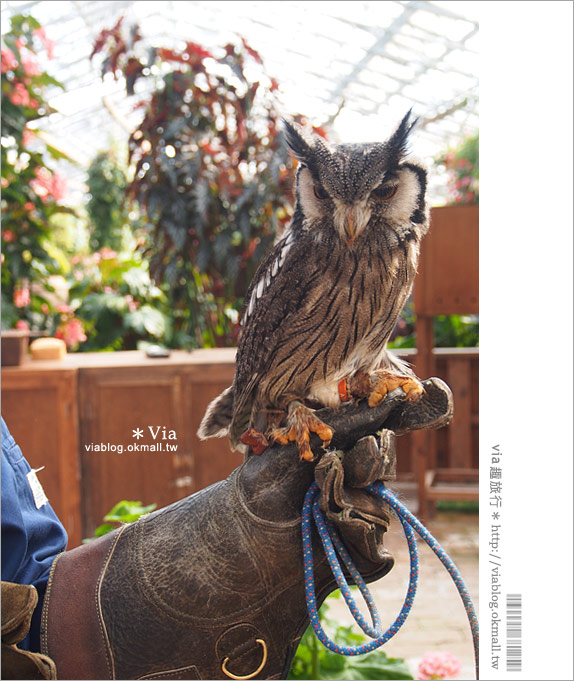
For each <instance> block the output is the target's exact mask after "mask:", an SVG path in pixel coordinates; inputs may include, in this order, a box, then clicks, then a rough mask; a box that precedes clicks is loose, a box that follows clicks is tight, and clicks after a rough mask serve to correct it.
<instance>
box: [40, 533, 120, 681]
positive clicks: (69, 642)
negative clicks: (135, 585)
mask: <svg viewBox="0 0 574 681" xmlns="http://www.w3.org/2000/svg"><path fill="white" fill-rule="evenodd" d="M126 527H127V525H126V526H124V527H122V528H121V529H119V530H117V531H116V532H113V533H110V534H107V535H104V536H103V537H101V538H99V539H94V540H93V541H92V542H90V543H89V544H86V545H84V546H80V547H78V548H76V549H72V550H71V551H66V552H65V553H62V554H60V555H59V556H58V558H57V559H56V560H55V561H54V563H53V565H52V569H51V572H50V579H49V581H48V586H47V588H46V595H45V597H44V607H43V610H42V629H41V648H42V653H43V654H44V655H48V656H49V657H50V658H52V659H53V660H54V662H55V663H56V668H57V670H58V678H59V679H96V678H97V679H113V678H115V676H114V660H113V655H112V653H111V650H110V645H109V641H108V632H107V631H106V625H105V622H104V620H103V618H102V613H101V594H100V590H101V583H102V580H103V577H104V575H105V571H106V568H107V565H108V564H109V561H110V559H111V557H112V554H113V552H114V549H115V547H116V544H117V541H118V539H119V537H120V536H121V534H122V532H123V531H124V529H125V528H126ZM76 556H78V558H79V559H76ZM80 556H81V558H80ZM62 613H65V616H62ZM71 651H73V652H71Z"/></svg>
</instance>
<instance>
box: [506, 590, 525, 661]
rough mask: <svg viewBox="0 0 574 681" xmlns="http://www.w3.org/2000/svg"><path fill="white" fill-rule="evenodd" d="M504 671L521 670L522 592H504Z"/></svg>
mask: <svg viewBox="0 0 574 681" xmlns="http://www.w3.org/2000/svg"><path fill="white" fill-rule="evenodd" d="M506 671H508V672H519V671H522V594H506Z"/></svg>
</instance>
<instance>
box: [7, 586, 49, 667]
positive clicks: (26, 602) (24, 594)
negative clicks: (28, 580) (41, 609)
mask: <svg viewBox="0 0 574 681" xmlns="http://www.w3.org/2000/svg"><path fill="white" fill-rule="evenodd" d="M37 603H38V592H37V591H36V588H35V587H34V586H31V585H29V584H14V583H13V582H2V678H3V679H55V678H56V667H55V665H54V663H53V662H52V660H50V659H49V658H47V657H46V656H45V655H40V654H39V653H31V652H29V651H28V650H21V649H20V648H18V644H19V643H20V642H21V641H22V639H24V637H25V636H26V634H27V633H28V631H29V630H30V621H31V619H32V613H33V612H34V608H35V607H36V604H37Z"/></svg>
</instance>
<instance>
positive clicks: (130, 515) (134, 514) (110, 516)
mask: <svg viewBox="0 0 574 681" xmlns="http://www.w3.org/2000/svg"><path fill="white" fill-rule="evenodd" d="M156 508H157V504H150V505H149V506H143V505H142V502H141V501H125V500H124V501H118V503H117V504H116V505H115V506H114V507H113V508H112V510H111V511H109V513H106V515H105V516H104V518H103V520H104V522H103V524H102V525H99V526H98V527H97V528H96V530H95V532H94V536H93V537H88V538H87V539H83V540H82V543H83V544H87V543H88V542H90V541H92V540H93V539H96V538H97V537H102V536H103V535H104V534H108V532H112V531H113V530H115V529H116V528H117V527H119V526H120V525H124V524H126V523H134V522H135V521H136V520H137V519H138V518H141V516H142V515H145V514H146V513H151V512H152V511H154V510H155V509H156Z"/></svg>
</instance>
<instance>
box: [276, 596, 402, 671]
mask: <svg viewBox="0 0 574 681" xmlns="http://www.w3.org/2000/svg"><path fill="white" fill-rule="evenodd" d="M333 596H335V595H333ZM333 596H332V597H333ZM335 597H337V596H335ZM327 609H328V604H327V602H325V603H324V604H323V606H322V607H321V610H320V611H319V618H320V620H321V625H322V626H323V628H324V629H325V630H326V631H327V632H328V634H329V637H330V638H331V639H332V640H334V641H336V642H337V643H338V644H340V645H343V646H358V645H361V644H363V643H365V641H366V639H365V637H364V636H362V635H361V634H357V633H355V632H353V629H352V627H350V626H342V625H340V624H338V623H337V622H335V621H334V620H332V619H329V618H328V617H326V612H327ZM287 678H288V679H396V680H398V679H412V678H413V677H412V675H411V673H410V672H409V669H408V667H407V665H406V664H405V661H404V660H402V659H398V658H392V657H388V656H387V654H386V653H385V652H384V651H382V650H381V649H379V650H376V651H374V652H372V653H367V654H366V655H361V656H359V657H354V656H353V657H351V656H345V655H339V654H337V653H333V652H331V651H330V650H328V649H327V648H325V647H324V646H323V645H322V644H321V643H320V642H319V640H318V639H317V637H316V636H315V633H314V631H313V629H312V628H311V626H309V627H308V628H307V630H306V631H305V633H304V634H303V636H302V638H301V643H300V644H299V647H298V648H297V652H296V654H295V657H294V658H293V663H292V664H291V669H290V671H289V675H288V677H287Z"/></svg>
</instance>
